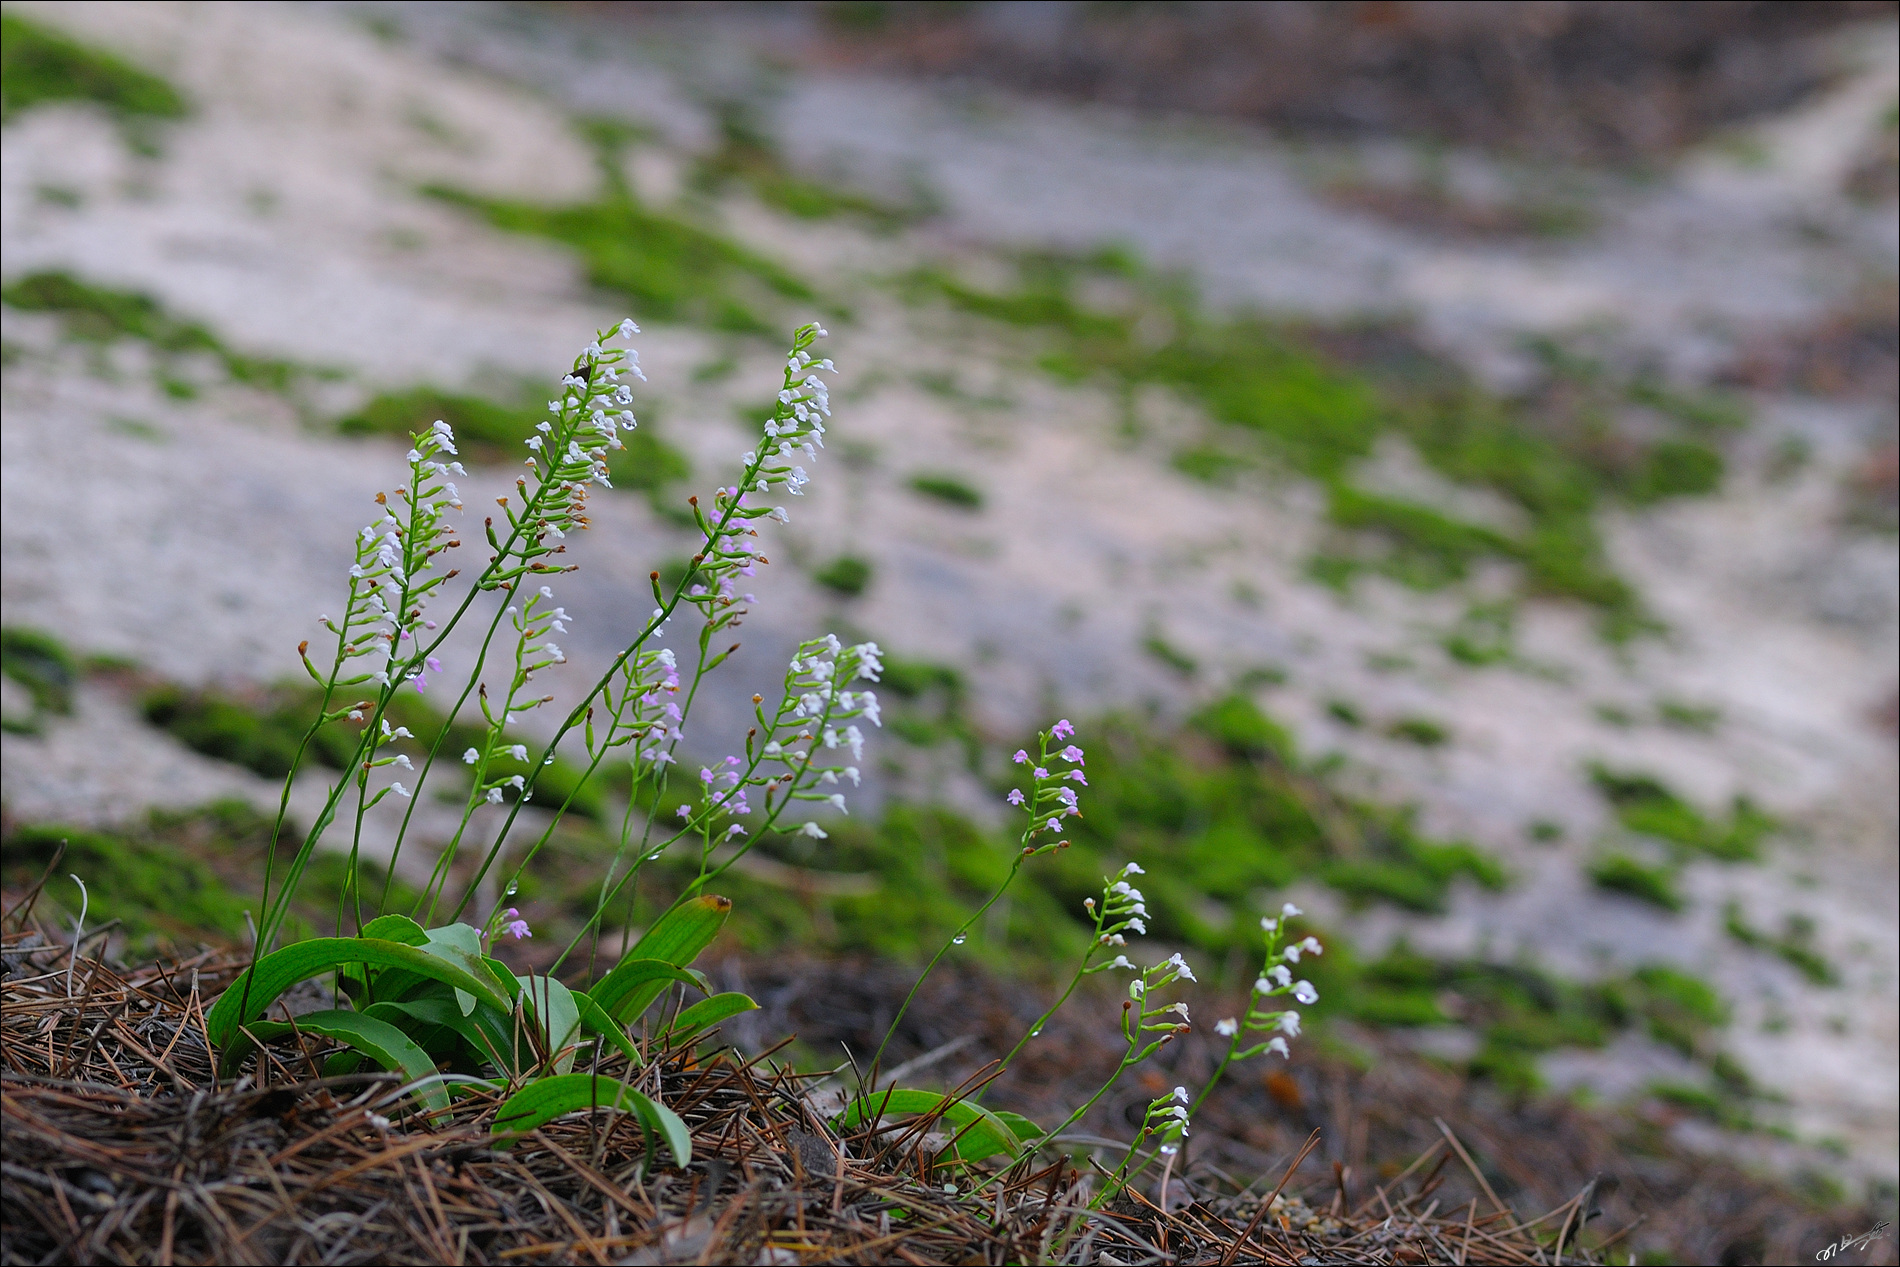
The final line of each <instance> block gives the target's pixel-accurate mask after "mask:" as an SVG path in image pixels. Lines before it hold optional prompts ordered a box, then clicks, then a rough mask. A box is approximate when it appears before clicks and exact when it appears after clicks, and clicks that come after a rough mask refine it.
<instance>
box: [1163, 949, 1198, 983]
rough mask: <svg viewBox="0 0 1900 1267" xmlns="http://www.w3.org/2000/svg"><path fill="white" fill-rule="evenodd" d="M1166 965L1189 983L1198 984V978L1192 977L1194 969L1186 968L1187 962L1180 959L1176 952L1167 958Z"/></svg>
mask: <svg viewBox="0 0 1900 1267" xmlns="http://www.w3.org/2000/svg"><path fill="white" fill-rule="evenodd" d="M1168 964H1169V966H1171V967H1172V968H1173V969H1174V970H1175V971H1176V972H1178V973H1180V974H1181V975H1182V976H1184V977H1186V978H1187V979H1188V980H1189V981H1194V982H1196V983H1198V982H1199V978H1198V977H1196V976H1195V975H1194V969H1192V968H1190V967H1188V961H1187V960H1185V959H1183V958H1181V956H1180V954H1179V953H1178V952H1177V953H1175V954H1173V955H1170V956H1168Z"/></svg>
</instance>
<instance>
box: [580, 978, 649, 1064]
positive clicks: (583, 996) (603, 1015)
mask: <svg viewBox="0 0 1900 1267" xmlns="http://www.w3.org/2000/svg"><path fill="white" fill-rule="evenodd" d="M573 994H574V1002H575V1004H576V1005H578V1006H579V1007H580V1010H581V1028H582V1029H584V1030H586V1031H587V1032H588V1033H590V1034H598V1035H599V1036H600V1037H602V1038H604V1039H606V1040H607V1041H608V1042H610V1043H612V1044H613V1045H614V1046H615V1047H618V1048H619V1049H620V1050H621V1051H622V1052H624V1053H625V1054H626V1057H627V1059H628V1060H630V1061H632V1062H633V1063H634V1064H635V1065H639V1064H641V1063H643V1062H642V1061H641V1059H640V1049H639V1048H637V1047H635V1046H634V1045H633V1044H632V1043H631V1042H629V1041H628V1040H627V1031H626V1030H625V1029H624V1028H622V1027H621V1025H620V1023H619V1022H618V1021H616V1020H614V1018H613V1017H611V1016H609V1015H607V1011H606V1009H605V1008H603V1007H601V1005H600V1004H598V1003H596V1002H594V1000H593V998H592V997H590V996H589V995H588V993H587V992H586V991H585V990H575V991H574V992H573Z"/></svg>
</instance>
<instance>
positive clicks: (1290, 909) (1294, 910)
mask: <svg viewBox="0 0 1900 1267" xmlns="http://www.w3.org/2000/svg"><path fill="white" fill-rule="evenodd" d="M1280 914H1282V915H1284V916H1286V917H1287V918H1288V919H1292V918H1293V917H1294V916H1295V915H1304V914H1306V912H1305V911H1302V910H1301V909H1300V908H1299V907H1297V906H1295V905H1293V903H1291V902H1288V903H1287V904H1286V905H1284V906H1282V907H1281V908H1280Z"/></svg>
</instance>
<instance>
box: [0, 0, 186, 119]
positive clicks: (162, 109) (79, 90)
mask: <svg viewBox="0 0 1900 1267" xmlns="http://www.w3.org/2000/svg"><path fill="white" fill-rule="evenodd" d="M52 101H91V102H96V103H97V104H99V105H102V106H104V107H105V108H106V109H107V110H110V111H111V112H112V113H113V114H114V115H116V116H118V117H119V119H120V120H122V121H135V120H138V121H142V120H162V119H178V118H182V117H184V115H185V114H186V112H187V105H186V102H185V98H184V94H182V93H180V92H179V91H178V89H176V88H174V87H172V85H171V84H169V83H167V82H166V81H165V80H163V79H161V78H159V77H158V76H157V75H154V74H152V73H151V72H150V71H146V70H141V69H139V68H138V67H137V66H134V65H132V64H131V63H130V62H127V61H124V60H122V59H120V58H118V57H116V56H114V55H113V54H111V53H107V52H104V51H102V50H100V49H96V48H93V47H91V46H89V45H86V44H82V43H80V42H79V41H77V40H75V39H72V38H71V37H70V36H66V35H62V34H60V33H59V32H57V31H54V30H52V29H51V28H50V27H46V26H42V25H41V24H39V23H38V22H34V21H32V20H30V19H28V18H24V17H21V16H20V15H18V14H15V13H7V14H0V121H5V122H8V123H11V122H12V121H14V120H15V119H17V118H19V116H20V115H21V114H22V113H24V112H25V111H27V110H31V109H32V108H33V107H34V106H38V105H44V104H45V103H47V102H52Z"/></svg>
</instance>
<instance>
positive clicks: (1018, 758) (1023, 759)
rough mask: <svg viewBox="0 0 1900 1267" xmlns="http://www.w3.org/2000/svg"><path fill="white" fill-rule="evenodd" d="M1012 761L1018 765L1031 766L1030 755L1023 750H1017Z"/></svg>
mask: <svg viewBox="0 0 1900 1267" xmlns="http://www.w3.org/2000/svg"><path fill="white" fill-rule="evenodd" d="M1010 760H1012V761H1014V762H1015V763H1016V764H1017V765H1027V764H1029V754H1028V753H1026V752H1024V751H1023V750H1022V749H1021V748H1018V749H1016V755H1015V756H1014V757H1011V758H1010Z"/></svg>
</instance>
